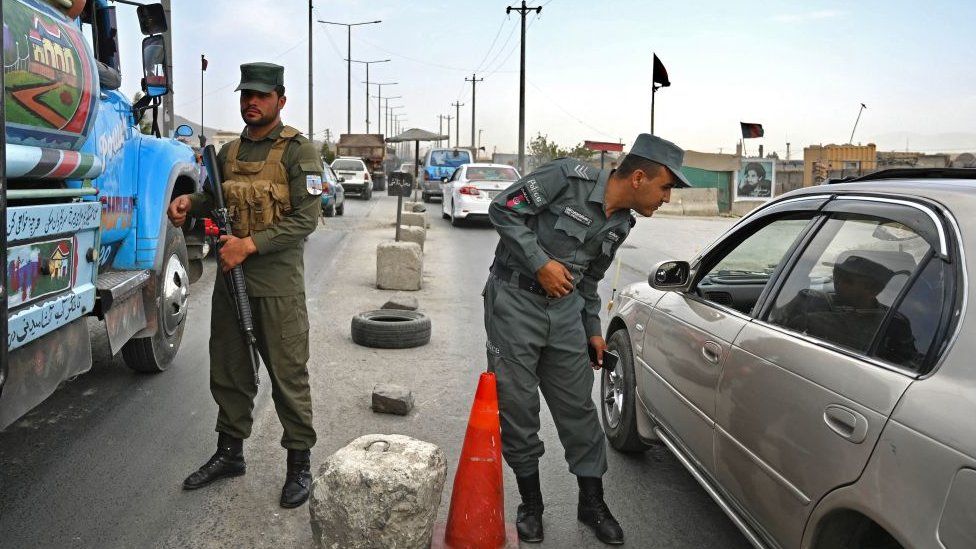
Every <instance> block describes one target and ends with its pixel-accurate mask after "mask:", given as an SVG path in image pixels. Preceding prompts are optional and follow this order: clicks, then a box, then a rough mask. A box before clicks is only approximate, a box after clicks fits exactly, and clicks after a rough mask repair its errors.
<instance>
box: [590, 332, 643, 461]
mask: <svg viewBox="0 0 976 549" xmlns="http://www.w3.org/2000/svg"><path fill="white" fill-rule="evenodd" d="M607 348H608V350H611V351H614V352H616V353H617V355H619V356H620V360H619V361H618V362H617V367H616V368H615V369H614V371H613V372H608V371H606V370H601V375H600V404H601V405H600V418H601V419H602V421H603V431H604V432H605V433H606V435H607V440H608V441H609V442H610V446H613V447H614V449H616V450H619V451H621V452H643V451H644V450H647V448H648V445H647V444H645V443H644V442H643V441H641V439H640V435H638V433H637V414H638V413H640V412H639V411H638V410H637V394H636V391H635V387H636V380H635V378H634V350H633V347H631V344H630V336H629V335H628V334H627V330H617V331H616V332H614V333H613V334H611V335H610V339H609V340H608V341H607Z"/></svg>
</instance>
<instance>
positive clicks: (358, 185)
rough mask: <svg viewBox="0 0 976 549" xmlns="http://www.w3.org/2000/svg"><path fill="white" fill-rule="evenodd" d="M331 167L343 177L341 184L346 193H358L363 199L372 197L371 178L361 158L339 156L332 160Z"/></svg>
mask: <svg viewBox="0 0 976 549" xmlns="http://www.w3.org/2000/svg"><path fill="white" fill-rule="evenodd" d="M332 169H333V170H335V173H336V175H337V176H338V177H341V178H342V179H343V181H342V186H343V188H344V189H345V191H346V192H347V193H353V194H358V195H359V197H360V198H362V199H363V200H369V199H370V198H372V196H373V179H372V177H370V175H369V170H368V169H367V168H366V164H365V163H364V162H363V161H362V159H359V158H349V157H339V158H336V159H335V160H333V161H332Z"/></svg>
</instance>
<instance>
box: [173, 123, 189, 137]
mask: <svg viewBox="0 0 976 549" xmlns="http://www.w3.org/2000/svg"><path fill="white" fill-rule="evenodd" d="M176 136H177V137H193V128H191V127H190V125H189V124H180V125H179V126H177V127H176Z"/></svg>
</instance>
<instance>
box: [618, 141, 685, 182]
mask: <svg viewBox="0 0 976 549" xmlns="http://www.w3.org/2000/svg"><path fill="white" fill-rule="evenodd" d="M630 154H633V155H636V156H639V157H641V158H646V159H647V160H650V161H652V162H657V163H658V164H661V165H662V166H664V167H665V168H667V169H668V171H670V172H671V174H672V175H674V177H675V179H677V182H676V183H675V187H690V186H691V183H689V182H688V179H687V178H685V176H684V174H682V173H681V163H682V162H684V159H685V151H684V150H682V149H681V147H679V146H677V145H675V144H674V143H672V142H670V141H668V140H667V139H661V138H660V137H658V136H656V135H651V134H649V133H642V134H640V135H638V136H637V140H636V141H634V146H633V147H631V148H630Z"/></svg>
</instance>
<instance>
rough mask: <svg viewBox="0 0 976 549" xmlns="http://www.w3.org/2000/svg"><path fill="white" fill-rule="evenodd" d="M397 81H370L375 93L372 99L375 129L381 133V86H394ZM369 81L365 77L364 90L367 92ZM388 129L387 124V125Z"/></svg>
mask: <svg viewBox="0 0 976 549" xmlns="http://www.w3.org/2000/svg"><path fill="white" fill-rule="evenodd" d="M396 84H399V82H372V85H374V86H376V95H374V96H373V99H376V129H377V130H378V131H379V132H380V133H383V115H382V113H381V110H382V108H383V86H395V85H396ZM369 85H370V82H369V81H368V79H367V84H366V90H367V93H368V90H369ZM387 130H389V126H387Z"/></svg>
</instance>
